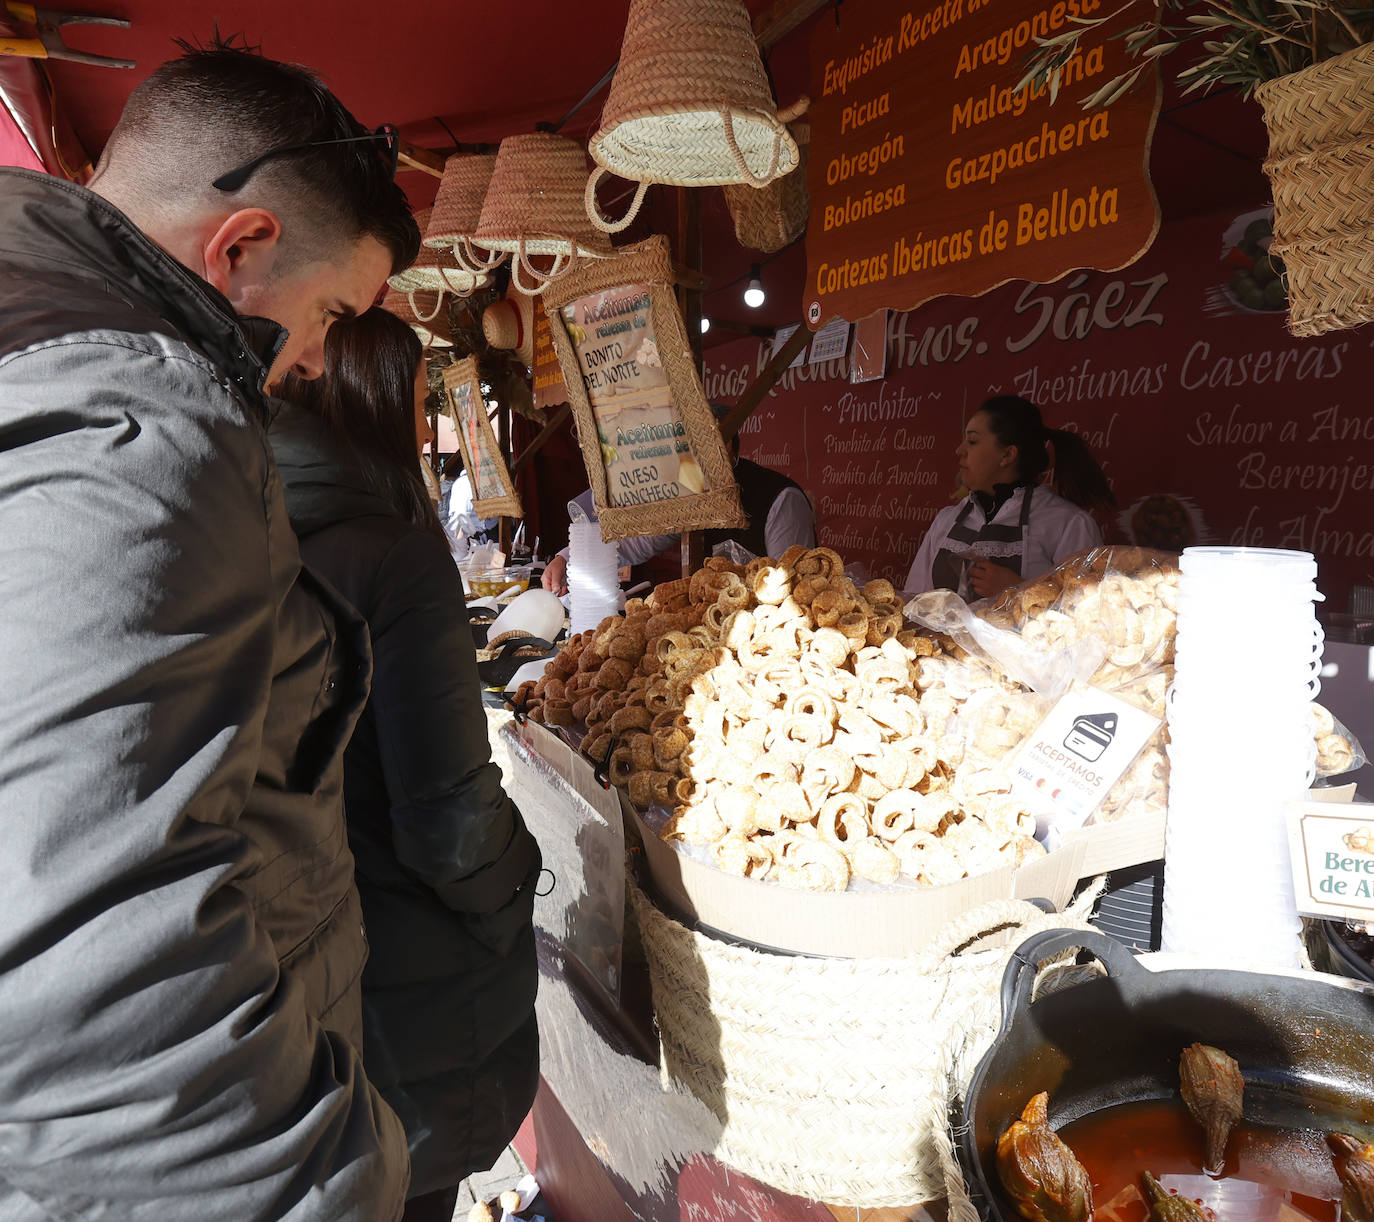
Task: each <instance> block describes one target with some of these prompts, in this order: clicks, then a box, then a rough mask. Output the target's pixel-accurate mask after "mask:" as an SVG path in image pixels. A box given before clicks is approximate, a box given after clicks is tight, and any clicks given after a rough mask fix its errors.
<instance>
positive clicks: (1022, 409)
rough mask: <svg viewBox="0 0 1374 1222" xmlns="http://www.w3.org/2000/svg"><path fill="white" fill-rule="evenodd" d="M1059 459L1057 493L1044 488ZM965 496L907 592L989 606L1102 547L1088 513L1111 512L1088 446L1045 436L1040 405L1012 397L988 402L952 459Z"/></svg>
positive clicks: (921, 554) (939, 527)
mask: <svg viewBox="0 0 1374 1222" xmlns="http://www.w3.org/2000/svg"><path fill="white" fill-rule="evenodd" d="M1051 446H1052V447H1053V451H1054V473H1055V482H1056V484H1057V485H1058V486H1059V488H1060V490H1061V492H1064V493H1066V494H1067V496H1061V495H1059V494H1058V493H1055V492H1053V491H1051V489H1050V488H1049V487H1048V486H1047V485H1045V484H1042V483H1041V482H1040V481H1041V477H1042V476H1043V475H1044V474H1045V472H1046V471H1048V470H1049V468H1050V465H1051V462H1050V447H1051ZM955 453H956V454H957V455H958V458H959V477H960V480H961V482H962V484H963V486H964V488H965V489H967V491H968V496H966V497H965V498H964V499H963V500H961V501H959V502H958V503H957V504H954V505H951V506H949V508H947V509H942V510H941V511H940V512H939V513H938V514H937V515H936V517H935V521H934V522H933V523H932V524H931V527H930V530H929V531H928V532H927V533H926V537H925V539H924V540H923V541H922V542H921V547H920V550H919V551H917V553H916V558H915V560H913V561H912V564H911V571H910V572H909V573H908V574H907V579H906V585H905V589H906V591H907V592H908V593H911V594H919V593H922V592H924V591H926V590H933V589H945V590H953V591H954V592H955V593H956V594H958V595H959V596H960V597H961V598H964V599H972V598H992V597H995V596H996V595H998V594H1000V593H1001V592H1002V591H1003V590H1005V589H1006V588H1007V587H1008V586H1013V585H1016V584H1018V583H1019V582H1021V581H1026V580H1029V579H1031V578H1033V577H1039V576H1042V575H1043V574H1045V573H1047V572H1049V571H1050V569H1052V568H1054V567H1055V566H1056V565H1057V564H1059V563H1060V562H1061V561H1063V560H1064V559H1065V558H1066V557H1068V556H1071V555H1073V554H1074V553H1075V552H1081V551H1083V550H1084V549H1086V548H1089V547H1095V546H1097V545H1099V544H1100V543H1101V542H1102V532H1101V531H1100V530H1099V529H1098V525H1097V523H1096V522H1095V521H1094V520H1093V518H1092V515H1091V514H1089V513H1088V512H1087V510H1086V509H1085V508H1083V506H1085V505H1088V506H1094V505H1111V504H1114V503H1115V498H1114V497H1113V495H1112V491H1111V487H1110V485H1109V484H1108V482H1107V477H1106V476H1105V475H1103V473H1102V469H1101V468H1100V467H1099V466H1098V465H1097V462H1096V461H1095V460H1094V458H1093V456H1092V453H1091V452H1090V451H1089V449H1088V447H1087V445H1086V444H1085V443H1084V441H1083V439H1082V438H1081V437H1079V436H1078V435H1077V434H1076V433H1070V432H1067V431H1065V430H1063V429H1050V428H1046V427H1045V424H1044V421H1043V420H1042V419H1041V418H1040V409H1039V408H1037V407H1036V406H1035V404H1033V403H1031V402H1029V401H1027V400H1025V399H1022V398H1019V397H1017V396H1015V395H999V396H997V397H996V398H992V399H989V400H987V401H986V402H985V403H984V404H983V405H982V407H981V408H979V410H978V411H976V412H975V413H974V414H973V416H972V417H970V419H969V422H968V425H967V426H966V428H965V430H964V440H963V441H962V442H961V443H960V445H959V448H958V450H956V451H955Z"/></svg>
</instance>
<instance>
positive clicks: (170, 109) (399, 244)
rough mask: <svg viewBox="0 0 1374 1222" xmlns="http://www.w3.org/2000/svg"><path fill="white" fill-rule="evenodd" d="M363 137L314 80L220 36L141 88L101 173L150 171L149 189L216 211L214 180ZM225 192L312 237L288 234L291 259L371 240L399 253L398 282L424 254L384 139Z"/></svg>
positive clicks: (284, 167)
mask: <svg viewBox="0 0 1374 1222" xmlns="http://www.w3.org/2000/svg"><path fill="white" fill-rule="evenodd" d="M366 134H367V129H365V128H364V127H363V126H362V125H361V124H360V123H359V122H358V121H357V120H356V119H355V118H354V117H353V116H352V115H351V114H350V113H349V112H348V110H347V108H346V107H345V106H344V105H343V103H342V102H340V101H339V99H338V98H336V97H335V96H334V95H333V93H331V92H330V91H329V89H328V88H326V86H325V85H324V83H323V82H322V81H321V80H320V79H319V77H317V76H316V75H315V74H314V73H313V72H310V71H309V70H308V69H306V68H302V67H300V66H298V65H296V64H284V63H279V62H278V61H276V60H271V59H267V58H265V57H264V56H262V55H259V54H257V53H256V52H255V51H253V50H252V49H250V48H248V47H246V46H233V45H229V44H228V43H225V42H223V41H220V40H218V39H216V40H215V41H214V42H212V43H211V44H210V45H209V46H207V47H204V48H201V47H190V48H188V49H187V50H186V53H185V54H184V55H182V56H181V57H180V58H178V59H174V60H170V61H169V62H167V63H165V64H163V65H162V66H161V67H160V68H158V69H157V70H156V71H154V72H153V73H152V75H150V76H149V77H148V78H147V79H146V80H145V81H143V83H142V84H140V85H139V86H138V87H137V88H136V89H135V90H134V92H133V94H132V95H131V96H130V98H129V101H128V104H127V105H126V106H125V108H124V113H123V115H122V116H121V117H120V120H119V123H118V125H117V126H116V127H115V130H114V132H113V133H112V134H111V136H110V140H109V143H108V144H107V146H106V149H105V152H104V154H103V155H102V157H101V170H102V171H104V170H105V168H106V166H107V164H111V163H119V164H120V167H121V168H120V170H119V171H118V174H119V177H121V178H122V179H124V180H126V181H128V180H130V178H131V177H132V178H138V177H140V169H141V170H142V172H143V173H142V176H143V177H146V178H147V179H148V180H149V181H148V184H147V185H148V186H149V187H151V188H154V189H157V190H162V191H168V190H170V191H171V192H172V193H173V194H174V195H175V196H179V197H180V198H186V197H187V196H189V195H194V196H195V197H196V198H197V199H199V200H202V201H205V202H208V201H210V200H212V199H213V197H214V196H215V194H216V192H215V189H214V188H213V187H212V186H211V183H212V182H213V181H214V180H215V179H216V178H217V177H219V176H220V175H221V174H224V173H227V172H228V171H230V170H233V169H235V168H237V167H238V166H241V165H243V164H244V163H246V162H248V161H251V160H252V159H253V158H255V157H258V156H260V155H261V154H262V153H265V152H267V151H268V150H269V149H272V148H277V147H280V146H282V145H294V144H308V143H311V142H313V141H319V140H335V141H337V140H341V139H344V138H345V137H350V136H363V135H366ZM131 164H132V166H133V169H132V171H131V170H130V168H129V167H130V165H131ZM219 195H220V196H221V197H222V198H224V199H226V200H228V201H230V202H232V203H235V204H237V205H239V206H241V207H253V206H258V207H266V208H270V209H271V210H272V211H274V212H276V213H277V215H278V216H279V218H281V219H282V221H283V226H284V230H285V229H288V228H291V227H293V226H294V227H295V228H297V229H299V230H305V231H308V232H303V233H302V232H292V233H289V234H288V233H284V236H285V237H288V238H289V239H290V241H289V244H288V245H287V246H285V247H284V249H285V250H287V251H288V257H290V258H291V259H293V260H297V259H302V258H303V257H307V256H308V257H320V256H321V255H324V256H326V257H327V251H328V248H329V247H330V246H331V245H334V244H336V243H338V242H339V241H340V240H354V241H356V240H357V239H358V238H361V237H363V236H365V235H366V236H369V237H372V238H375V239H376V240H377V241H378V242H380V243H382V245H383V246H385V247H386V248H387V249H388V250H389V251H390V252H391V257H392V271H393V273H395V272H398V271H401V270H403V269H404V268H406V267H409V266H410V264H411V263H413V262H414V260H415V256H416V254H417V253H418V252H419V247H420V235H419V230H418V228H417V227H416V224H415V220H414V218H413V217H412V216H411V213H410V205H409V204H408V203H407V202H406V198H405V193H404V192H403V191H402V190H401V189H400V187H398V186H397V185H396V183H395V182H394V181H393V179H392V174H391V162H390V159H389V157H388V156H387V155H385V154H384V150H383V148H382V142H381V141H374V140H359V141H356V142H353V143H348V144H327V145H324V146H322V147H320V148H312V149H306V150H302V151H301V152H295V153H290V154H287V155H284V156H279V157H274V158H271V159H270V160H268V161H265V162H264V163H263V164H262V165H261V166H260V167H259V168H258V169H256V170H255V171H254V172H253V174H252V175H251V176H250V177H249V178H248V180H247V182H245V183H244V185H243V186H242V187H240V188H239V189H238V190H237V191H234V192H230V193H224V192H220V193H219ZM164 198H166V197H165V196H164Z"/></svg>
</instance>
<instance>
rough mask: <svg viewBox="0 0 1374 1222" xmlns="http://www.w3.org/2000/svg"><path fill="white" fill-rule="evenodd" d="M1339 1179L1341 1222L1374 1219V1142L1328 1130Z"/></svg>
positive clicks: (1370, 1221)
mask: <svg viewBox="0 0 1374 1222" xmlns="http://www.w3.org/2000/svg"><path fill="white" fill-rule="evenodd" d="M1326 1144H1327V1145H1328V1146H1330V1147H1331V1151H1332V1153H1333V1154H1335V1155H1336V1175H1337V1176H1339V1177H1340V1181H1341V1222H1374V1143H1366V1142H1362V1141H1360V1140H1359V1139H1358V1138H1355V1137H1351V1136H1350V1134H1348V1133H1328V1134H1327V1135H1326Z"/></svg>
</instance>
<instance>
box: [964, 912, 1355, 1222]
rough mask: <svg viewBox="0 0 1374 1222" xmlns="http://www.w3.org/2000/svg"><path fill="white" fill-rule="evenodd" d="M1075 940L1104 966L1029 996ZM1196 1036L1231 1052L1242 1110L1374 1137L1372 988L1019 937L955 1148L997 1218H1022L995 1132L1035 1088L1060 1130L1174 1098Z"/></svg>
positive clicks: (1076, 936) (1052, 933)
mask: <svg viewBox="0 0 1374 1222" xmlns="http://www.w3.org/2000/svg"><path fill="white" fill-rule="evenodd" d="M1074 948H1082V949H1084V950H1086V951H1088V952H1090V953H1091V954H1092V955H1093V956H1095V957H1096V958H1097V959H1098V960H1100V961H1101V963H1102V964H1103V966H1104V967H1105V968H1106V969H1107V975H1106V976H1104V977H1100V978H1098V979H1095V980H1091V981H1087V982H1084V983H1080V984H1075V985H1072V986H1070V987H1068V988H1065V989H1063V990H1062V991H1060V992H1053V993H1050V994H1048V995H1047V996H1044V997H1040V998H1037V999H1036V1000H1035V1001H1032V1000H1031V995H1032V989H1033V986H1034V983H1035V978H1036V972H1037V964H1039V963H1043V962H1044V961H1045V960H1046V959H1048V958H1050V957H1052V956H1054V955H1057V954H1060V953H1062V952H1064V951H1067V950H1072V949H1074ZM1194 1041H1200V1042H1202V1043H1207V1044H1213V1045H1215V1046H1217V1047H1219V1048H1223V1049H1225V1050H1226V1051H1227V1052H1228V1053H1230V1055H1231V1056H1233V1057H1235V1058H1236V1060H1237V1061H1238V1062H1239V1064H1240V1065H1241V1068H1242V1070H1243V1072H1244V1074H1245V1081H1246V1087H1245V1098H1246V1116H1247V1118H1249V1119H1254V1120H1265V1119H1268V1120H1270V1121H1272V1122H1273V1123H1276V1124H1281V1125H1284V1126H1286V1127H1302V1128H1307V1127H1312V1128H1321V1129H1331V1128H1338V1129H1341V1130H1343V1131H1345V1132H1348V1133H1352V1134H1354V1135H1356V1136H1361V1137H1363V1138H1364V1140H1366V1141H1371V1140H1374V989H1369V988H1342V987H1341V986H1339V985H1336V984H1333V983H1331V982H1330V981H1329V980H1328V979H1326V978H1324V977H1322V976H1320V975H1316V974H1305V975H1299V976H1280V975H1269V974H1265V973H1260V972H1248V971H1225V970H1203V969H1188V968H1180V969H1175V970H1169V971H1157V972H1156V971H1151V970H1149V969H1148V968H1146V967H1143V966H1142V965H1141V964H1140V962H1139V961H1138V960H1137V959H1136V958H1135V957H1134V956H1133V955H1132V954H1131V953H1130V952H1129V951H1128V950H1127V949H1126V948H1125V947H1123V946H1121V945H1120V944H1119V943H1117V942H1116V941H1114V940H1113V939H1111V938H1109V937H1107V936H1106V935H1105V934H1101V933H1096V932H1086V931H1083V930H1049V931H1048V932H1045V933H1040V934H1036V935H1034V936H1033V937H1030V938H1028V939H1027V940H1026V941H1025V942H1023V943H1022V944H1021V945H1020V946H1019V947H1017V949H1016V951H1015V952H1014V953H1013V955H1012V959H1011V962H1010V963H1009V964H1008V966H1007V971H1006V974H1005V976H1004V977H1003V980H1002V1028H1001V1031H1000V1032H999V1034H998V1036H997V1038H996V1040H995V1041H994V1042H993V1045H992V1047H991V1048H990V1049H989V1050H988V1052H987V1054H986V1055H985V1056H984V1057H983V1059H982V1060H981V1061H980V1062H979V1064H978V1067H977V1068H976V1069H975V1071H974V1074H973V1078H972V1081H971V1082H970V1084H969V1089H968V1092H967V1095H966V1097H965V1099H964V1103H963V1108H962V1117H961V1118H959V1119H960V1120H961V1123H960V1124H959V1129H960V1146H961V1148H960V1159H961V1162H962V1163H963V1165H964V1170H965V1174H966V1176H967V1179H968V1182H969V1186H970V1188H972V1189H973V1192H974V1197H975V1200H976V1201H977V1203H978V1206H979V1209H980V1211H981V1212H982V1214H983V1216H984V1217H985V1218H986V1219H989V1222H1019V1215H1018V1214H1017V1213H1016V1211H1015V1209H1014V1208H1013V1206H1012V1203H1011V1201H1010V1199H1009V1198H1008V1197H1007V1196H1006V1195H1005V1194H1004V1193H1003V1192H1002V1189H1001V1185H1000V1183H999V1182H998V1178H997V1170H996V1162H995V1158H996V1148H997V1138H998V1136H999V1135H1000V1134H1001V1133H1002V1132H1004V1131H1005V1130H1006V1129H1007V1127H1008V1126H1009V1125H1010V1124H1011V1123H1012V1121H1013V1120H1015V1119H1016V1118H1017V1116H1019V1115H1020V1112H1021V1109H1022V1108H1023V1107H1024V1106H1025V1104H1026V1102H1027V1101H1028V1100H1029V1099H1030V1098H1031V1096H1033V1095H1035V1094H1037V1093H1038V1092H1040V1091H1042V1090H1043V1091H1048V1092H1049V1095H1050V1123H1051V1125H1052V1126H1053V1127H1054V1128H1055V1129H1059V1128H1061V1127H1062V1126H1063V1125H1065V1124H1067V1123H1069V1122H1070V1121H1073V1120H1077V1119H1079V1118H1080V1117H1083V1116H1086V1115H1089V1114H1091V1113H1093V1112H1097V1111H1100V1110H1102V1109H1103V1108H1106V1107H1111V1106H1113V1105H1115V1104H1118V1103H1127V1102H1137V1101H1145V1100H1157V1099H1171V1098H1173V1099H1176V1098H1178V1059H1179V1054H1180V1052H1181V1051H1182V1050H1183V1049H1184V1048H1185V1047H1187V1045H1189V1044H1191V1043H1193V1042H1194Z"/></svg>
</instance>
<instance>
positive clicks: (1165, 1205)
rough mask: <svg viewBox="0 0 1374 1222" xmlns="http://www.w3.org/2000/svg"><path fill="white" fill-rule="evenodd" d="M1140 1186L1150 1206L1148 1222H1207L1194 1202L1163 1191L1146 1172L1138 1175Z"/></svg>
mask: <svg viewBox="0 0 1374 1222" xmlns="http://www.w3.org/2000/svg"><path fill="white" fill-rule="evenodd" d="M1140 1186H1141V1189H1142V1191H1143V1192H1144V1194H1145V1201H1146V1203H1147V1204H1148V1205H1149V1206H1150V1222H1209V1220H1208V1217H1207V1215H1206V1214H1205V1213H1203V1211H1202V1206H1200V1205H1199V1204H1198V1203H1197V1202H1196V1201H1190V1200H1189V1199H1188V1198H1187V1197H1181V1196H1179V1195H1177V1194H1176V1193H1172V1192H1167V1191H1165V1189H1164V1187H1163V1185H1161V1184H1160V1182H1159V1181H1158V1180H1157V1179H1155V1177H1154V1176H1153V1175H1151V1174H1150V1173H1149V1172H1148V1171H1142V1172H1141V1173H1140Z"/></svg>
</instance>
